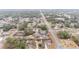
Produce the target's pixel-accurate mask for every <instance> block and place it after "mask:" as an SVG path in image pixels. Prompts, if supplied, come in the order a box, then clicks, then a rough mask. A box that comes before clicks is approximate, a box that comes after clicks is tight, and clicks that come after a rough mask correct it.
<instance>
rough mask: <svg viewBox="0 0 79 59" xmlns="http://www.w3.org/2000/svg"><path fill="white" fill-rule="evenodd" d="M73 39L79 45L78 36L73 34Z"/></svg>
mask: <svg viewBox="0 0 79 59" xmlns="http://www.w3.org/2000/svg"><path fill="white" fill-rule="evenodd" d="M72 40H73V41H74V42H75V43H76V44H77V45H78V46H79V40H78V38H77V37H76V36H72Z"/></svg>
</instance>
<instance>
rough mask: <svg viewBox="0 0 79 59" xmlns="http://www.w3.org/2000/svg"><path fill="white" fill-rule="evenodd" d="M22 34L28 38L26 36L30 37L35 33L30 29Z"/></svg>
mask: <svg viewBox="0 0 79 59" xmlns="http://www.w3.org/2000/svg"><path fill="white" fill-rule="evenodd" d="M24 33H25V35H26V36H28V35H32V34H33V33H35V32H34V31H33V29H31V28H25V30H24Z"/></svg>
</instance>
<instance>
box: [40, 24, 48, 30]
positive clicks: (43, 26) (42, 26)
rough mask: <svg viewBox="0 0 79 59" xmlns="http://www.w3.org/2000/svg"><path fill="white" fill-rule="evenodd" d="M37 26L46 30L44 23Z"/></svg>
mask: <svg viewBox="0 0 79 59" xmlns="http://www.w3.org/2000/svg"><path fill="white" fill-rule="evenodd" d="M38 28H41V29H42V30H47V27H46V25H40V26H38Z"/></svg>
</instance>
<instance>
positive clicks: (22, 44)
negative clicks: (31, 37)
mask: <svg viewBox="0 0 79 59" xmlns="http://www.w3.org/2000/svg"><path fill="white" fill-rule="evenodd" d="M4 48H6V49H25V48H26V41H25V40H24V39H16V38H11V37H8V38H7V39H6V41H5V43H4Z"/></svg>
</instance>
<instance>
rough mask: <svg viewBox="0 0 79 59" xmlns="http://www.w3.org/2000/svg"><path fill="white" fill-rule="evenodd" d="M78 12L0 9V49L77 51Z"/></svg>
mask: <svg viewBox="0 0 79 59" xmlns="http://www.w3.org/2000/svg"><path fill="white" fill-rule="evenodd" d="M78 47H79V10H76V9H73V10H71V9H69V10H66V9H61V10H60V9H55V10H53V9H51V10H50V9H35V10H34V9H33V10H29V9H25V10H21V9H20V10H15V9H11V10H0V49H78Z"/></svg>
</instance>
